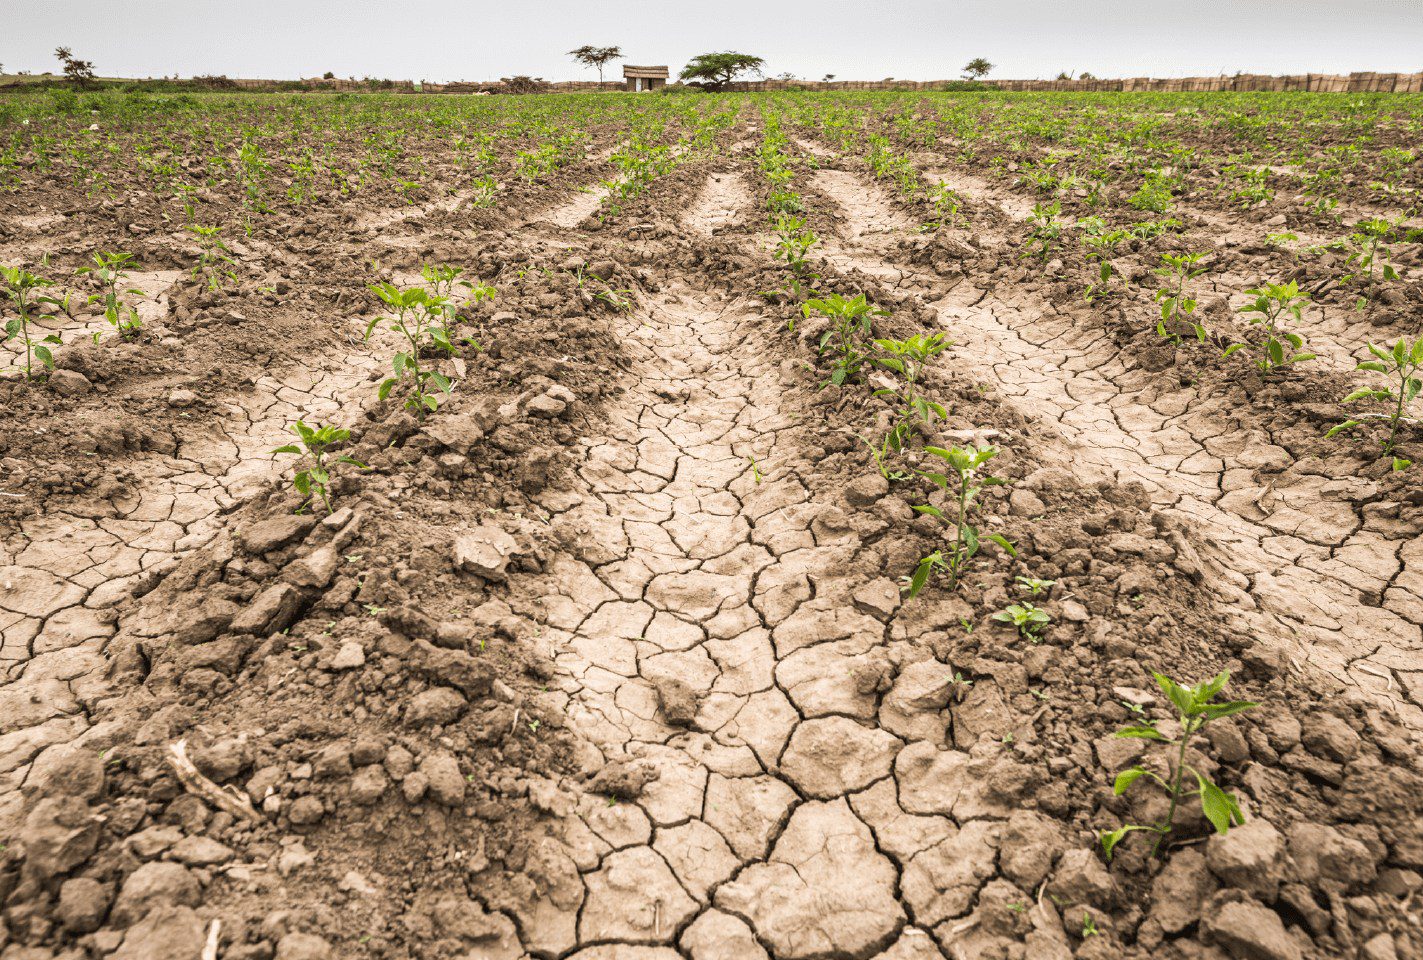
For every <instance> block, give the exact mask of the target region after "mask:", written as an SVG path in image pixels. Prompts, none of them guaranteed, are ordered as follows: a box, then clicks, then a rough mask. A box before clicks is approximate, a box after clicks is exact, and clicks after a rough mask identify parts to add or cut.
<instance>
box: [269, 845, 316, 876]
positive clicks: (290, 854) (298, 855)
mask: <svg viewBox="0 0 1423 960" xmlns="http://www.w3.org/2000/svg"><path fill="white" fill-rule="evenodd" d="M315 862H316V858H315V857H314V856H312V855H311V851H309V850H307V849H306V847H304V846H303V845H302V844H300V843H293V844H291V845H290V846H286V847H283V848H282V852H281V853H279V854H277V873H279V874H281V875H282V876H284V877H289V876H291V875H292V874H294V873H296V872H297V871H298V870H304V869H306V868H307V867H309V866H311V865H312V864H313V863H315Z"/></svg>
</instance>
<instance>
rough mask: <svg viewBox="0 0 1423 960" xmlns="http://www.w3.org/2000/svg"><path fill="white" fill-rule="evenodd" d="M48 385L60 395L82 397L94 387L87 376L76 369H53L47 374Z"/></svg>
mask: <svg viewBox="0 0 1423 960" xmlns="http://www.w3.org/2000/svg"><path fill="white" fill-rule="evenodd" d="M49 385H50V387H51V388H52V389H53V390H54V392H55V393H57V394H59V395H60V396H61V397H82V396H84V394H86V393H90V392H92V391H93V389H94V385H93V384H92V383H90V382H89V378H88V377H86V376H84V374H82V373H80V372H78V371H77V370H55V371H53V372H52V373H50V375H49Z"/></svg>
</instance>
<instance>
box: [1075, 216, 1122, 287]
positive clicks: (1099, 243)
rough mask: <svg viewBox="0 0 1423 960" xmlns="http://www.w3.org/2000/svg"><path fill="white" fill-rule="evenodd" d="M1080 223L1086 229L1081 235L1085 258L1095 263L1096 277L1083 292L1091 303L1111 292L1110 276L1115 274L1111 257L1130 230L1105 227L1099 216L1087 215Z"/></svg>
mask: <svg viewBox="0 0 1423 960" xmlns="http://www.w3.org/2000/svg"><path fill="white" fill-rule="evenodd" d="M1081 223H1082V225H1084V227H1085V229H1086V232H1085V233H1083V235H1082V243H1083V245H1084V246H1085V247H1086V248H1087V259H1088V260H1092V261H1095V262H1096V264H1097V279H1096V281H1095V282H1093V283H1089V284H1088V285H1087V290H1086V291H1085V292H1084V293H1083V296H1084V297H1085V298H1086V300H1087V302H1088V303H1091V302H1092V301H1093V300H1095V299H1096V298H1097V297H1100V296H1105V295H1107V294H1109V293H1111V282H1112V278H1113V277H1115V276H1116V275H1117V274H1116V270H1115V269H1114V268H1113V267H1112V257H1114V256H1115V255H1116V252H1117V247H1118V246H1119V245H1120V244H1122V243H1123V242H1125V241H1127V240H1130V239H1131V235H1132V234H1131V231H1130V230H1125V229H1117V230H1107V229H1105V227H1103V226H1102V220H1101V218H1100V217H1089V218H1088V219H1087V220H1084V221H1081ZM1124 285H1125V284H1124Z"/></svg>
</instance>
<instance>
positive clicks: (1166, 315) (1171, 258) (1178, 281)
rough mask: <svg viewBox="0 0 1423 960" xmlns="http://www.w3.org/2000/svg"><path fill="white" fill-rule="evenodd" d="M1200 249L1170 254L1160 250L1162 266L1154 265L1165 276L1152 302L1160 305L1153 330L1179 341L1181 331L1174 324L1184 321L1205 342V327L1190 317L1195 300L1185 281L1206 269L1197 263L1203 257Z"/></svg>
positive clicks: (1187, 281)
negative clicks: (1195, 251)
mask: <svg viewBox="0 0 1423 960" xmlns="http://www.w3.org/2000/svg"><path fill="white" fill-rule="evenodd" d="M1205 256H1206V255H1205V254H1204V253H1186V254H1180V255H1177V254H1171V253H1163V254H1162V255H1161V261H1162V263H1163V264H1164V265H1163V266H1160V267H1157V268H1156V273H1157V275H1158V276H1160V277H1163V278H1165V280H1166V284H1165V286H1163V287H1161V288H1160V289H1158V290H1157V291H1156V302H1157V303H1158V304H1159V305H1160V307H1161V319H1160V320H1158V321H1157V322H1156V332H1157V333H1159V334H1160V335H1161V336H1163V337H1165V338H1166V339H1167V340H1170V341H1171V342H1172V343H1174V344H1177V345H1179V344H1180V343H1181V335H1180V333H1179V332H1177V329H1176V328H1177V327H1179V326H1180V325H1181V324H1188V325H1189V326H1190V327H1191V329H1192V330H1194V331H1195V332H1196V339H1197V340H1199V341H1200V342H1201V343H1205V342H1206V328H1205V327H1204V326H1202V325H1201V324H1200V323H1199V322H1197V321H1196V320H1193V319H1192V317H1193V316H1194V315H1195V312H1196V300H1195V298H1194V297H1192V296H1190V295H1189V293H1188V292H1187V284H1189V283H1190V282H1191V281H1192V280H1194V279H1196V278H1197V277H1199V276H1201V275H1202V274H1203V273H1205V272H1206V268H1205V267H1199V266H1197V264H1198V263H1200V262H1201V261H1202V260H1204V259H1205Z"/></svg>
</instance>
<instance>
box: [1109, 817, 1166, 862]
mask: <svg viewBox="0 0 1423 960" xmlns="http://www.w3.org/2000/svg"><path fill="white" fill-rule="evenodd" d="M1133 830H1155V828H1154V827H1139V826H1136V825H1135V824H1127V825H1126V826H1125V827H1120V828H1118V829H1116V830H1110V831H1103V832H1102V833H1099V834H1097V839H1098V841H1100V842H1101V844H1102V852H1103V853H1104V854H1106V856H1107V860H1108V861H1110V860H1111V859H1112V851H1113V850H1115V849H1116V846H1117V844H1119V843H1121V842H1122V839H1123V838H1124V837H1125V836H1126V835H1127V834H1129V833H1131V832H1132V831H1133Z"/></svg>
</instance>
